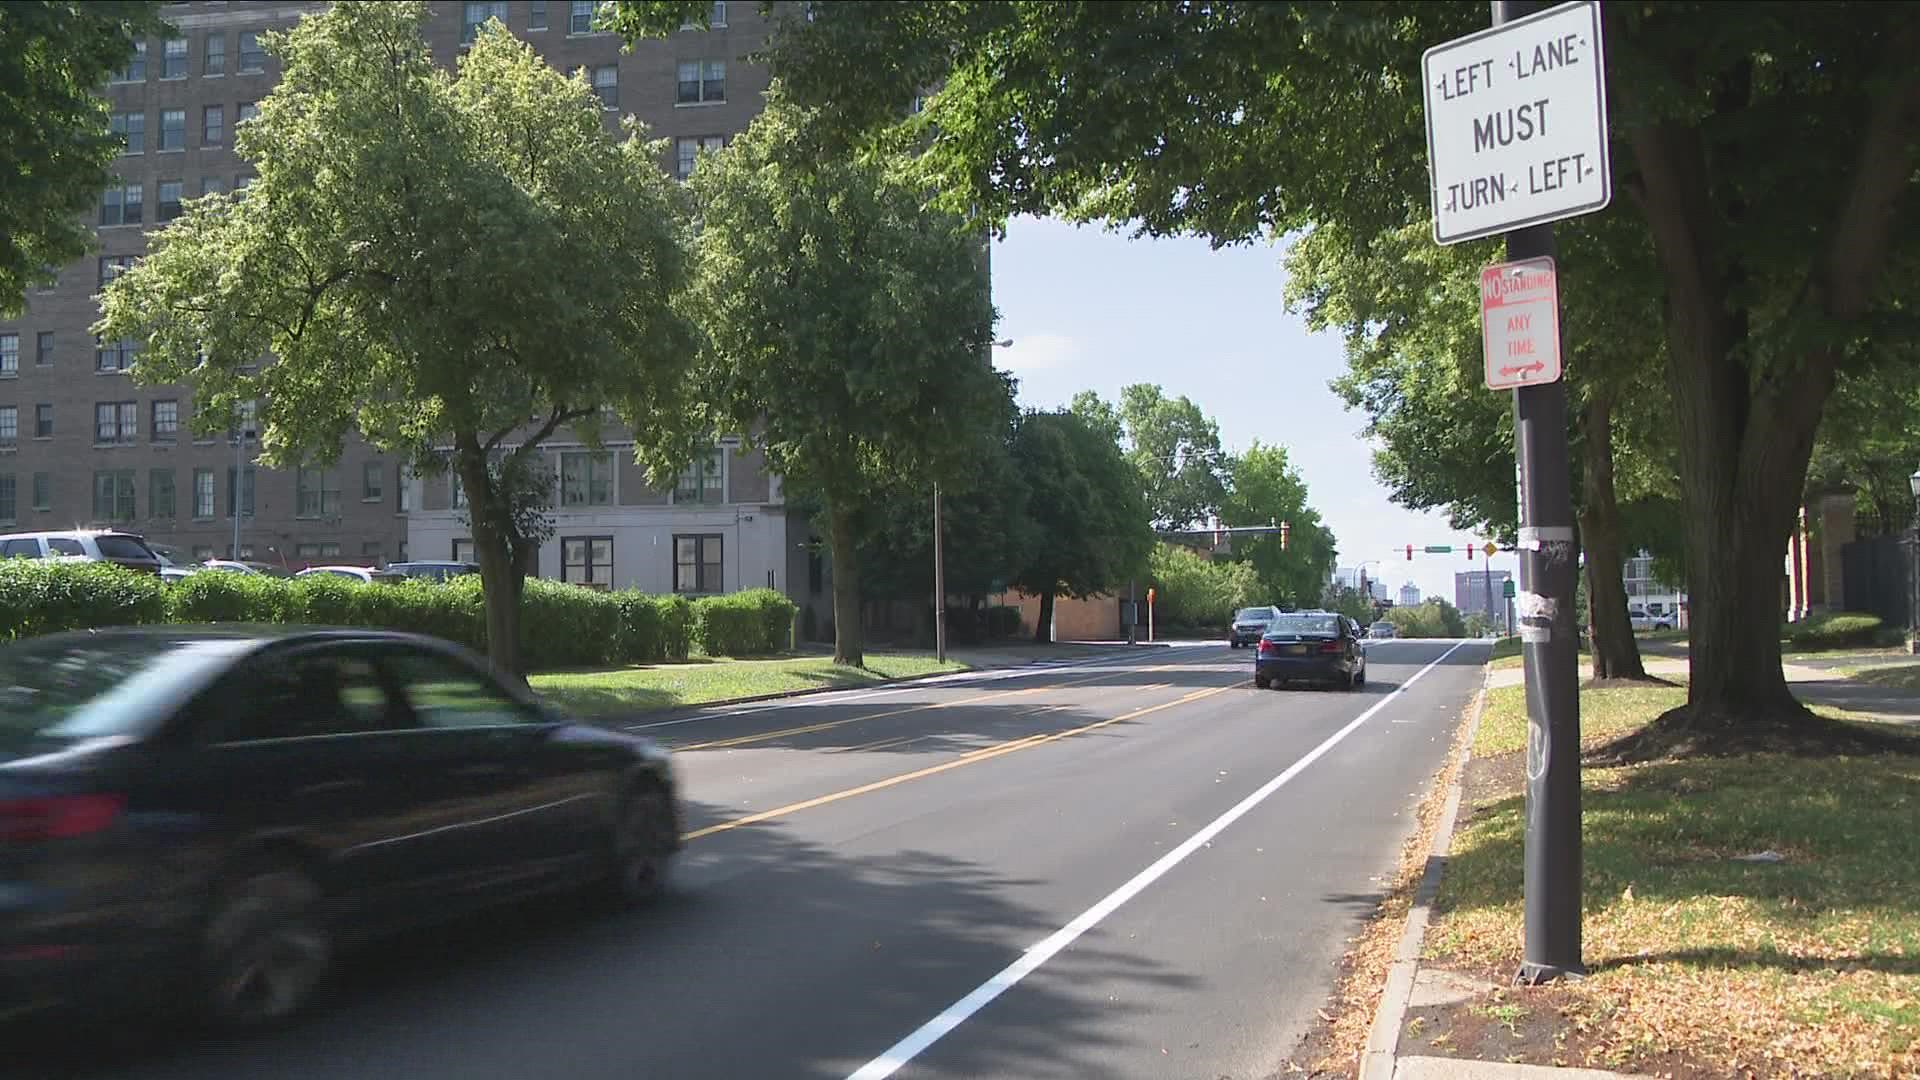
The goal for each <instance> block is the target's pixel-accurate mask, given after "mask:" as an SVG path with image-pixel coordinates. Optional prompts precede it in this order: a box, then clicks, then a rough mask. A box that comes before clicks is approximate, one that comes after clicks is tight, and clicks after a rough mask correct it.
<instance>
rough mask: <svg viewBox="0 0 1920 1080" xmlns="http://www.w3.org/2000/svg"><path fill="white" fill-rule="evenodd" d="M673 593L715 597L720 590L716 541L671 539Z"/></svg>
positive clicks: (713, 538)
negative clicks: (712, 594)
mask: <svg viewBox="0 0 1920 1080" xmlns="http://www.w3.org/2000/svg"><path fill="white" fill-rule="evenodd" d="M673 591H674V592H677V593H717V592H720V591H721V587H720V537H719V535H718V534H713V535H708V536H675V537H674V538H673Z"/></svg>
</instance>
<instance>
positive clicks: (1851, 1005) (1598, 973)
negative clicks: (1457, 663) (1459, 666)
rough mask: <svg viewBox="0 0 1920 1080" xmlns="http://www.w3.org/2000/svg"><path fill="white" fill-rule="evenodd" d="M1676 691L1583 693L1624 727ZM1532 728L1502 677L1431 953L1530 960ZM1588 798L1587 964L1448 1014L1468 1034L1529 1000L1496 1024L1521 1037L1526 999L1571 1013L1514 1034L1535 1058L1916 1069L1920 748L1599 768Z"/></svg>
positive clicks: (1864, 1071)
mask: <svg viewBox="0 0 1920 1080" xmlns="http://www.w3.org/2000/svg"><path fill="white" fill-rule="evenodd" d="M1684 695H1685V690H1684V689H1683V688H1680V687H1645V688H1642V687H1625V688H1606V689H1588V690H1585V691H1583V692H1582V694H1581V727H1582V730H1583V734H1584V735H1585V736H1586V739H1587V740H1588V741H1604V740H1606V739H1609V738H1612V737H1615V736H1618V735H1621V734H1625V733H1627V732H1629V731H1632V730H1634V729H1635V728H1636V727H1638V726H1639V725H1640V724H1643V723H1645V722H1647V721H1649V720H1651V719H1652V718H1653V717H1654V716H1656V715H1658V714H1659V712H1660V711H1662V710H1663V709H1666V708H1669V707H1671V706H1673V705H1676V704H1679V703H1680V702H1681V701H1682V700H1683V699H1684ZM1525 740H1526V728H1525V703H1524V700H1523V698H1522V697H1521V695H1520V691H1519V688H1517V687H1515V688H1501V689H1497V690H1494V691H1492V692H1491V693H1490V694H1489V695H1488V700H1487V710H1486V713H1485V715H1484V717H1483V719H1482V725H1481V729H1480V731H1479V732H1478V734H1477V737H1476V739H1475V742H1474V757H1475V762H1474V768H1475V774H1474V776H1473V777H1472V778H1471V779H1470V783H1469V790H1468V799H1469V804H1470V805H1471V806H1472V807H1473V809H1472V811H1471V819H1470V820H1469V821H1468V823H1467V824H1466V825H1464V826H1463V827H1462V829H1461V830H1460V831H1459V832H1458V833H1457V834H1456V835H1455V837H1454V840H1453V846H1452V850H1451V853H1450V855H1449V857H1448V863H1447V869H1446V875H1445V878H1444V879H1443V881H1442V884H1441V889H1440V895H1439V900H1438V904H1437V907H1436V911H1437V919H1436V922H1435V923H1434V925H1433V929H1432V931H1431V932H1430V933H1429V935H1428V938H1427V946H1426V948H1427V955H1428V958H1429V959H1430V960H1431V961H1435V962H1437V963H1438V965H1439V966H1442V967H1449V968H1454V969H1456V970H1461V971H1466V972H1470V973H1473V974H1476V975H1480V976H1484V977H1486V978H1488V979H1490V980H1492V981H1495V982H1499V981H1504V979H1505V978H1506V977H1507V976H1510V975H1511V974H1512V972H1513V971H1514V970H1515V969H1516V968H1517V966H1518V963H1519V961H1520V942H1521V928H1522V925H1523V917H1522V897H1521V872H1520V871H1521V861H1522V859H1521V857H1522V843H1523V836H1524V827H1525V826H1524V798H1523V796H1522V794H1521V792H1520V790H1519V784H1520V782H1521V774H1522V772H1523V770H1520V769H1518V768H1516V767H1514V766H1515V763H1516V762H1517V761H1518V760H1519V757H1520V755H1521V754H1522V752H1523V751H1524V748H1525ZM1916 746H1917V747H1920V743H1917V744H1916ZM1583 801H1584V806H1583V818H1584V837H1585V840H1584V861H1585V919H1584V957H1585V962H1586V963H1587V965H1588V966H1589V968H1590V969H1591V971H1592V974H1591V976H1590V977H1589V978H1587V979H1586V980H1583V981H1581V982H1579V983H1573V984H1566V985H1562V986H1556V987H1553V988H1550V989H1545V990H1540V991H1512V990H1495V991H1493V992H1491V994H1490V995H1489V996H1488V998H1487V999H1485V1000H1482V1001H1479V1002H1477V1003H1475V1004H1473V1005H1470V1006H1467V1007H1466V1008H1465V1009H1464V1010H1463V1011H1462V1012H1459V1013H1455V1014H1452V1016H1453V1019H1454V1021H1456V1022H1458V1023H1459V1024H1460V1025H1461V1026H1460V1031H1461V1032H1462V1033H1464V1032H1466V1031H1467V1030H1468V1027H1469V1026H1470V1024H1471V1018H1472V1017H1475V1016H1478V1017H1481V1018H1482V1019H1483V1020H1484V1018H1485V1017H1486V1016H1489V1015H1493V1014H1494V1012H1497V1011H1498V1010H1500V1009H1507V1010H1509V1011H1512V1010H1518V1011H1517V1012H1515V1013H1514V1016H1512V1017H1508V1018H1507V1019H1506V1020H1505V1021H1503V1023H1506V1025H1507V1027H1509V1028H1512V1029H1513V1030H1515V1031H1519V1030H1520V1029H1521V1028H1522V1027H1524V1025H1518V1026H1516V1024H1515V1023H1514V1021H1515V1020H1516V1018H1517V1017H1520V1016H1524V1015H1526V1014H1527V1013H1528V1012H1529V1011H1531V1012H1532V1013H1533V1014H1535V1016H1536V1017H1537V1018H1550V1017H1558V1018H1559V1019H1556V1020H1553V1021H1552V1023H1554V1024H1556V1025H1559V1026H1558V1027H1557V1029H1556V1030H1555V1031H1554V1032H1553V1033H1551V1034H1550V1035H1548V1036H1545V1037H1543V1038H1542V1039H1540V1040H1537V1045H1521V1042H1522V1041H1521V1040H1519V1039H1518V1037H1517V1036H1516V1037H1515V1044H1514V1046H1513V1049H1514V1050H1517V1051H1520V1052H1521V1055H1522V1056H1524V1057H1525V1058H1526V1059H1527V1060H1533V1061H1537V1062H1539V1063H1549V1062H1552V1061H1554V1060H1555V1059H1558V1060H1559V1061H1561V1062H1562V1063H1568V1064H1587V1065H1593V1066H1600V1067H1612V1068H1627V1069H1633V1068H1636V1067H1638V1068H1641V1069H1643V1070H1645V1071H1656V1070H1661V1069H1669V1068H1673V1067H1675V1066H1676V1065H1679V1066H1680V1071H1682V1072H1687V1073H1689V1074H1692V1073H1695V1072H1704V1073H1705V1074H1710V1075H1728V1076H1732V1075H1758V1076H1790V1075H1791V1076H1808V1075H1815V1076H1889V1075H1906V1074H1909V1072H1908V1071H1909V1070H1912V1069H1914V1068H1915V1067H1916V1066H1920V1005H1916V1003H1917V1002H1920V830H1916V829H1914V828H1912V826H1911V822H1912V821H1913V819H1914V815H1915V813H1916V812H1920V756H1907V755H1900V754H1887V755H1881V756H1876V757H1871V758H1845V757H1824V758H1809V757H1795V756H1785V755H1778V754H1768V755H1753V756H1748V757H1739V758H1728V759H1692V760H1667V761H1660V762H1655V763H1652V764H1648V765H1640V766H1633V767H1626V768H1593V767H1589V768H1587V769H1586V770H1585V771H1584V785H1583ZM1762 853H1769V854H1765V855H1764V859H1765V861H1745V860H1742V859H1740V858H1739V857H1740V856H1746V855H1754V854H1762ZM1528 994H1534V995H1535V996H1534V997H1532V998H1529V997H1527V996H1526V995H1528ZM1489 1002H1493V1004H1489ZM1481 1026H1482V1027H1484V1026H1485V1024H1484V1023H1483V1024H1482V1025H1481ZM1498 1037H1499V1038H1501V1039H1506V1038H1507V1036H1506V1035H1504V1034H1501V1035H1499V1036H1498ZM1528 1042H1529V1043H1531V1042H1533V1041H1532V1040H1528ZM1403 1045H1404V1044H1403Z"/></svg>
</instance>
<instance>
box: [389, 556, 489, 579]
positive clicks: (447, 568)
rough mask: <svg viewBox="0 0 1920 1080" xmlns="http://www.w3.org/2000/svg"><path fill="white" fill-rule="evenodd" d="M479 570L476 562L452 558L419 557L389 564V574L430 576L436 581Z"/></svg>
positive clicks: (415, 576) (413, 576)
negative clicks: (455, 560) (457, 560)
mask: <svg viewBox="0 0 1920 1080" xmlns="http://www.w3.org/2000/svg"><path fill="white" fill-rule="evenodd" d="M479 572H480V567H479V566H478V565H476V564H474V563H470V562H453V561H452V560H438V559H419V560H415V561H413V562H397V563H388V564H387V573H389V574H399V575H400V576H401V577H410V578H430V579H432V580H434V581H450V580H452V579H453V578H457V577H464V576H466V575H468V574H477V573H479Z"/></svg>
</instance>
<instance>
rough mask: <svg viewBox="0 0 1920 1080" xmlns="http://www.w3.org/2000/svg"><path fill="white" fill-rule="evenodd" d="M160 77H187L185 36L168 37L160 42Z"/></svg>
mask: <svg viewBox="0 0 1920 1080" xmlns="http://www.w3.org/2000/svg"><path fill="white" fill-rule="evenodd" d="M160 77H161V78H163V79H184V78H186V77H187V39H186V38H169V39H168V40H166V41H164V42H162V43H161V44H160Z"/></svg>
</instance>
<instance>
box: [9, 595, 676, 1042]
mask: <svg viewBox="0 0 1920 1080" xmlns="http://www.w3.org/2000/svg"><path fill="white" fill-rule="evenodd" d="M680 820H681V811H680V804H679V795H678V791H677V788H676V782H675V778H674V774H673V770H672V767H671V765H670V763H669V760H668V758H667V755H666V753H665V752H664V751H662V750H660V749H659V748H658V747H656V746H655V745H654V744H652V743H650V742H648V741H646V740H644V739H640V738H636V737H633V736H628V735H623V734H616V733H613V732H610V731H607V730H603V729H601V728H597V727H592V726H589V725H586V724H582V723H578V722H576V721H574V720H572V719H571V718H569V717H567V716H566V715H563V714H562V713H560V712H558V711H556V710H555V709H553V708H552V707H550V706H548V705H547V704H545V703H543V702H542V701H540V700H539V699H538V698H536V697H535V696H534V695H533V694H532V692H531V691H528V690H525V689H522V688H517V687H512V686H509V685H507V684H504V683H502V682H500V681H498V680H496V679H495V678H494V677H493V676H492V675H491V674H489V673H488V671H487V669H486V667H485V666H484V664H482V663H481V662H480V661H478V660H477V658H475V657H474V656H472V655H471V654H469V653H467V652H466V651H465V650H462V649H460V648H458V647H456V646H452V645H449V644H446V643H444V642H441V641H437V640H434V639H432V638H426V637H419V636H415V635H408V634H397V633H384V632H377V631H373V632H369V631H358V630H315V629H300V628H293V629H289V628H284V627H268V628H253V627H233V628H213V627H185V628H181V627H140V628H124V629H113V630H101V631H92V632H84V633H69V634H55V635H49V636H46V637H39V638H32V639H27V640H24V641H18V642H14V643H11V644H7V645H3V646H0V1016H4V1015H9V1014H10V1013H13V1012H19V1011H23V1010H30V1009H32V1008H33V1007H35V1006H39V1005H46V1004H53V1003H57V1002H60V1001H74V1002H84V1003H89V1004H107V1003H111V1002H112V1001H113V1000H114V998H115V997H116V996H130V997H131V1001H130V1002H129V1003H159V1002H164V1001H177V1002H182V1003H185V1004H189V1005H191V1006H192V1007H193V1008H194V1010H195V1011H196V1012H198V1013H199V1014H200V1015H201V1016H203V1017H204V1018H206V1019H208V1020H211V1021H213V1022H215V1023H216V1024H217V1025H221V1026H233V1027H245V1026H253V1025H258V1024H262V1023H267V1022H271V1021H274V1020H278V1019H281V1018H283V1017H286V1016H289V1015H291V1014H292V1013H294V1012H296V1011H298V1010H299V1009H300V1008H301V1007H302V1006H303V1005H304V1004H306V1003H307V1001H308V1000H309V999H310V997H311V995H312V994H313V992H314V990H315V988H316V986H318V985H319V984H320V983H321V981H322V980H323V978H324V977H325V975H326V974H327V972H328V970H329V967H330V965H331V962H332V959H333V957H334V954H335V952H336V951H337V949H338V948H340V947H341V946H342V945H343V944H346V943H350V942H356V941H359V940H363V939H364V938H365V937H367V936H369V935H377V934H382V933H390V932H393V931H395V930H398V929H401V928H404V927H407V926H409V925H413V924H417V923H419V922H423V921H430V920H435V919H441V918H445V917H447V916H450V915H452V914H455V913H458V912H462V911H466V910H470V909H473V908H476V907H481V906H484V905H489V904H493V903H496V902H499V901H502V900H507V899H511V898H515V897H519V896H522V895H525V894H527V893H530V892H534V891H539V890H545V889H549V888H556V887H561V886H573V885H590V886H591V887H593V888H594V889H595V890H596V891H597V892H599V893H600V894H602V895H603V896H605V897H606V898H608V899H610V900H615V901H618V902H622V903H635V902H640V901H643V900H648V899H651V898H653V897H654V896H656V895H657V894H659V892H660V891H661V890H662V889H663V888H664V887H665V882H666V877H667V871H668V867H669V862H670V859H671V857H672V856H673V853H674V852H675V851H677V850H678V849H679V847H680Z"/></svg>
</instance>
